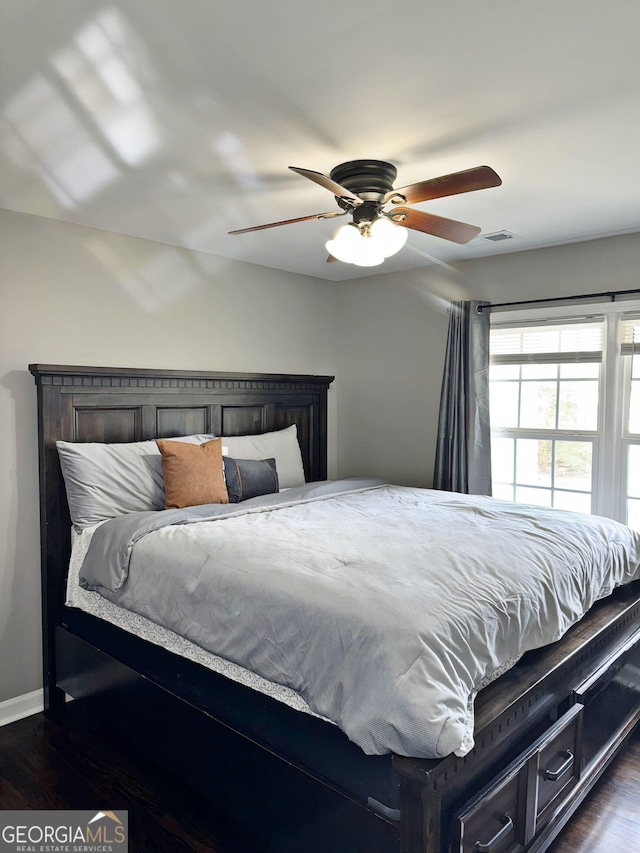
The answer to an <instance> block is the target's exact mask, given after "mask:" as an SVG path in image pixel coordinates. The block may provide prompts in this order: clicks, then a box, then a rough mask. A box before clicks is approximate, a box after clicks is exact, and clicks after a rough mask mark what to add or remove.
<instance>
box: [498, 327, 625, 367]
mask: <svg viewBox="0 0 640 853" xmlns="http://www.w3.org/2000/svg"><path fill="white" fill-rule="evenodd" d="M639 322H640V321H639ZM639 329H640V327H639ZM602 347H603V324H602V321H601V320H599V321H591V322H584V321H582V322H579V321H576V322H568V323H545V324H544V325H535V326H534V325H523V326H521V327H514V326H509V327H507V328H500V326H498V325H496V326H493V327H492V329H491V361H492V362H494V363H497V364H524V363H527V362H529V363H537V364H541V363H544V362H553V363H556V364H557V363H558V362H568V361H582V362H599V361H602Z"/></svg>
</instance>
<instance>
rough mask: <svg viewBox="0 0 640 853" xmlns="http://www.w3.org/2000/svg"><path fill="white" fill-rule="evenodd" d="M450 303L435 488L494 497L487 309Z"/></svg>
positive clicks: (477, 304)
mask: <svg viewBox="0 0 640 853" xmlns="http://www.w3.org/2000/svg"><path fill="white" fill-rule="evenodd" d="M482 305H483V303H482V302H452V303H451V309H450V311H449V335H448V338H447V352H446V358H445V363H444V375H443V377H442V392H441V395H440V420H439V421H438V442H437V446H436V461H435V472H434V477H433V487H434V488H435V489H445V490H446V491H450V492H464V493H465V494H471V495H490V494H491V435H490V427H489V308H488V306H487V307H486V308H484V310H482V311H481V312H480V313H478V310H477V309H478V306H482Z"/></svg>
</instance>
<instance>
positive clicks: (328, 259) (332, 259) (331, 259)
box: [327, 255, 338, 264]
mask: <svg viewBox="0 0 640 853" xmlns="http://www.w3.org/2000/svg"><path fill="white" fill-rule="evenodd" d="M337 260H338V259H337V258H334V257H333V255H327V263H328V264H332V263H333V262H334V261H337Z"/></svg>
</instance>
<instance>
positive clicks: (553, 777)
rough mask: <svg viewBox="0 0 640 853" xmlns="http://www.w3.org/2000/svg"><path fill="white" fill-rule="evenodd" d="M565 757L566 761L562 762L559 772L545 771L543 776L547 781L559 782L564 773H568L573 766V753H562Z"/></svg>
mask: <svg viewBox="0 0 640 853" xmlns="http://www.w3.org/2000/svg"><path fill="white" fill-rule="evenodd" d="M561 754H562V755H564V756H565V760H564V761H563V762H562V764H561V765H560V767H558V769H557V770H545V771H544V773H543V774H542V775H543V777H544V778H545V779H548V780H549V782H557V781H558V779H559V778H560V777H561V776H562V774H563V773H566V772H567V770H568V769H569V768H570V767H571V765H572V764H573V753H572V752H570V751H569V750H568V749H566V750H565V751H564V752H562V753H561Z"/></svg>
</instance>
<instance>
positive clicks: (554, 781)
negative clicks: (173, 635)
mask: <svg viewBox="0 0 640 853" xmlns="http://www.w3.org/2000/svg"><path fill="white" fill-rule="evenodd" d="M30 370H31V372H32V373H33V375H34V377H35V379H36V384H37V391H38V419H39V421H38V422H39V452H40V473H41V519H42V527H41V541H42V589H43V599H42V600H43V643H44V645H43V649H44V687H45V704H46V710H47V713H48V714H51V715H55V714H61V713H64V694H65V693H67V694H69V695H71V696H73V697H74V698H76V699H78V700H82V701H83V702H86V703H88V704H89V705H90V706H91V707H92V708H95V713H96V714H100V715H103V716H104V718H105V719H108V720H109V721H110V722H111V723H112V724H114V725H117V726H119V727H121V728H122V730H123V735H124V736H126V737H129V738H132V739H133V740H135V741H136V742H137V743H138V744H139V745H140V746H141V747H142V748H144V749H146V750H147V751H148V752H149V754H150V755H152V757H153V758H154V759H155V760H157V761H160V762H161V763H163V764H165V765H166V766H168V767H170V768H171V769H172V770H174V771H175V772H176V773H177V774H179V775H180V776H181V777H182V778H184V779H185V780H186V781H187V782H188V784H190V785H192V786H193V787H194V788H197V789H198V790H199V791H201V792H203V793H204V794H205V795H206V796H207V797H208V798H209V800H210V801H211V802H213V803H215V804H216V805H218V806H220V807H221V808H223V809H224V810H225V811H227V812H228V813H229V814H231V815H232V816H233V817H234V818H236V819H238V820H240V821H242V822H243V823H244V824H245V825H246V824H249V825H250V826H251V829H252V831H254V832H255V833H256V834H257V835H259V836H260V837H262V838H264V839H267V840H268V843H269V844H270V845H271V849H274V850H282V851H284V850H291V851H293V850H305V851H316V850H317V851H328V850H330V851H340V850H345V851H359V850H362V851H381V853H382V851H385V853H386V851H402V853H423V851H424V853H444V851H461V853H471V851H473V853H504V851H510V853H511V851H516V850H531V851H534V850H544V849H546V847H548V845H549V844H550V842H551V841H552V840H553V838H554V837H555V836H556V835H557V833H558V831H559V830H560V828H561V827H562V826H563V825H564V823H565V822H566V821H567V820H568V819H569V817H570V816H571V814H572V813H573V812H574V811H575V809H576V808H577V807H578V805H579V804H580V802H581V801H582V799H583V798H584V796H585V795H586V793H587V792H588V790H589V789H590V788H591V787H592V786H593V784H595V782H596V781H597V779H598V777H599V776H600V774H601V773H602V771H603V770H604V768H605V767H606V766H607V764H608V762H609V761H610V760H611V759H612V758H613V756H614V755H615V754H616V752H617V751H618V749H620V747H621V746H622V744H623V743H624V741H625V740H626V738H627V737H628V736H629V734H630V733H631V731H632V730H633V728H634V726H635V724H636V723H637V721H638V719H639V718H640V622H639V619H638V617H639V616H640V583H638V582H637V581H636V582H633V583H627V584H625V585H624V586H622V587H620V588H618V589H616V591H615V592H613V593H612V594H611V595H607V597H606V598H605V599H603V600H600V601H598V602H597V603H594V604H593V606H592V607H591V608H590V610H589V612H588V613H587V614H586V615H585V616H584V618H582V619H581V620H580V621H579V622H578V623H577V624H575V625H573V627H571V628H569V630H568V631H566V633H564V635H563V636H562V638H561V639H560V640H558V641H556V642H552V643H550V644H549V643H547V644H545V645H544V646H543V647H542V648H535V649H531V650H529V651H525V653H524V654H523V655H522V657H521V658H520V659H519V661H518V662H517V663H516V664H515V665H511V664H513V661H509V668H508V669H507V671H505V672H504V674H502V675H500V676H499V677H497V678H495V679H494V680H493V681H492V682H491V683H489V684H488V685H487V686H485V687H483V689H481V690H480V692H479V694H478V696H477V698H476V699H475V710H474V731H473V740H474V744H473V746H472V747H471V746H469V748H468V749H457V750H455V751H452V752H450V753H449V752H448V750H449V747H445V748H444V752H445V753H446V754H444V755H438V756H436V755H433V757H418V756H422V753H421V752H420V749H419V744H418V747H417V748H416V749H415V754H412V752H411V749H410V748H404V749H397V750H391V751H388V750H385V749H384V748H381V749H380V750H378V752H379V754H375V750H372V749H369V748H367V749H366V751H365V749H363V748H360V747H359V746H357V745H356V744H355V743H354V742H353V740H350V739H349V738H347V736H346V735H345V734H344V732H343V731H342V729H341V728H340V727H338V726H336V725H334V724H333V723H332V722H331V721H330V720H327V719H325V718H324V715H323V714H322V713H315V712H314V711H313V708H309V707H307V708H301V707H299V706H297V705H296V702H295V701H288V700H287V697H286V696H284V697H283V696H282V695H278V691H277V690H276V691H275V695H274V694H273V692H272V693H269V691H268V690H267V691H265V690H262V689H256V685H255V684H252V683H251V680H250V679H249V682H247V681H246V680H245V681H243V680H242V679H240V680H238V678H235V677H230V674H229V673H226V672H225V671H224V670H223V671H216V670H215V668H213V669H212V667H211V666H210V665H209V664H208V662H207V661H203V660H201V659H200V658H199V657H198V656H197V655H196V656H192V657H191V658H189V657H185V656H184V655H182V654H180V652H179V650H177V649H174V650H171V651H170V650H169V649H168V648H167V647H166V644H158V642H153V638H149V637H145V636H144V635H143V636H140V635H138V634H134V633H132V632H131V631H130V630H127V629H126V628H125V627H122V626H121V625H119V624H117V623H116V622H114V621H109V620H108V619H106V618H101V616H100V614H94V613H89V612H86V611H83V610H82V609H80V608H79V607H71V606H67V605H66V604H65V601H66V580H67V572H68V567H69V558H70V553H71V524H70V518H69V511H68V505H67V498H66V492H65V485H64V481H63V477H62V472H61V469H60V461H59V457H58V452H57V449H56V442H57V441H63V442H73V443H76V442H81V443H82V442H101V443H128V442H141V441H145V440H152V439H155V438H173V437H176V436H187V435H195V434H205V435H210V434H213V435H222V436H229V437H233V436H240V435H257V436H260V435H262V434H265V433H267V434H270V433H271V432H272V431H283V430H287V429H291V428H292V427H293V426H295V430H296V433H297V437H298V441H299V446H300V451H301V458H302V465H303V468H304V478H305V479H306V480H307V481H308V482H309V483H317V484H318V486H317V489H320V490H321V489H322V488H324V486H323V485H322V481H324V480H325V478H326V470H327V455H326V454H327V450H326V443H327V394H328V389H329V386H330V384H331V381H332V377H326V376H293V375H268V374H223V373H210V372H187V371H152V370H133V369H124V368H117V369H109V368H88V367H66V366H56V365H53V366H52V365H31V366H30ZM223 441H224V439H223ZM376 489H380V490H385V489H386V490H387V492H389V494H391V493H392V492H393V494H394V495H395V499H399V498H398V492H394V491H393V489H388V487H387V486H386V485H385V484H382V483H380V484H377V483H366V484H362V483H357V484H355V491H356V492H357V493H358V495H359V497H358V500H359V501H361V502H362V501H369V500H371V499H372V497H371V496H372V494H373V493H375V491H376ZM401 497H402V499H403V500H406V499H407V495H406V494H404V493H402V494H401ZM411 497H412V499H413V498H414V497H415V496H413V495H412V496H411ZM274 499H277V500H280V501H281V502H283V503H284V504H286V505H287V506H288V507H291V506H293V507H294V509H295V505H296V502H297V501H298V496H297V493H296V492H295V490H293V491H292V492H291V493H289V494H287V493H286V492H285V493H284V495H283V496H281V497H277V496H276V497H275V498H274ZM306 500H307V499H306V497H305V498H303V499H302V500H301V501H300V502H299V503H302V505H303V506H305V507H306V505H307V504H306ZM330 500H334V498H331V499H330ZM349 500H352V499H351V498H349ZM322 501H325V498H324V497H323V498H322ZM248 503H249V504H250V503H251V502H250V501H249V502H248ZM299 503H298V505H299ZM325 503H330V501H329V500H327V501H325ZM354 505H355V504H354ZM358 506H359V505H358ZM345 507H346V504H345V506H343V507H342V508H341V511H345ZM288 511H289V510H288V509H283V510H282V512H280V515H282V516H284V515H285V512H288ZM273 515H278V512H276V513H273ZM214 526H215V525H214ZM99 568H100V566H99V565H98V570H99ZM496 674H497V673H493V675H496ZM232 675H233V674H231V676H232ZM487 680H489V679H487ZM295 692H296V691H294V693H295ZM294 700H295V697H294ZM125 709H126V710H125ZM401 752H404V754H401ZM456 752H458V754H457V755H456ZM427 754H428V755H431V753H427Z"/></svg>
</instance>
